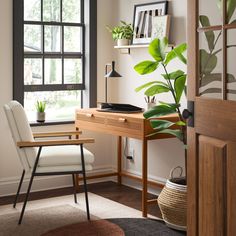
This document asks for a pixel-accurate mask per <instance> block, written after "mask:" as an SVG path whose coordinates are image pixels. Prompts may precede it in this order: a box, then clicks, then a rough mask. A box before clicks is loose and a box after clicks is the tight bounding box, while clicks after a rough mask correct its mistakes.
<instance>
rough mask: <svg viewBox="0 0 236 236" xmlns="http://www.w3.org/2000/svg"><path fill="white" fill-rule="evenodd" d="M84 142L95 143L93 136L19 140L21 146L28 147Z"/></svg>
mask: <svg viewBox="0 0 236 236" xmlns="http://www.w3.org/2000/svg"><path fill="white" fill-rule="evenodd" d="M84 143H94V139H93V138H84V139H65V140H64V139H63V140H46V141H22V142H17V146H18V147H19V148H26V147H46V146H64V145H80V144H84Z"/></svg>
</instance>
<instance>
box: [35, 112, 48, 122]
mask: <svg viewBox="0 0 236 236" xmlns="http://www.w3.org/2000/svg"><path fill="white" fill-rule="evenodd" d="M45 116H46V113H45V112H37V119H36V120H37V122H45Z"/></svg>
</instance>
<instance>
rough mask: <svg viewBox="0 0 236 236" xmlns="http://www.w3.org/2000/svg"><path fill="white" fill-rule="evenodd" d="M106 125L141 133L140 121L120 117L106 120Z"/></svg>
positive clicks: (141, 123)
mask: <svg viewBox="0 0 236 236" xmlns="http://www.w3.org/2000/svg"><path fill="white" fill-rule="evenodd" d="M107 125H109V126H114V127H119V128H124V129H128V130H136V131H141V130H142V128H143V122H142V120H140V119H132V118H127V117H122V116H120V117H117V118H116V117H114V118H108V119H107Z"/></svg>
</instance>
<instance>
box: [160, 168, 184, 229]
mask: <svg viewBox="0 0 236 236" xmlns="http://www.w3.org/2000/svg"><path fill="white" fill-rule="evenodd" d="M177 169H180V170H181V173H180V177H178V178H174V177H173V174H174V171H176V170H177ZM182 173H183V169H182V167H179V166H178V167H176V168H174V169H173V170H172V171H171V174H170V179H169V180H167V183H166V185H165V187H164V188H163V190H162V191H161V194H160V195H159V197H158V199H157V202H158V205H159V208H160V210H161V213H162V217H163V220H164V221H165V223H166V224H167V226H169V227H170V228H174V229H177V230H182V231H186V226H187V185H186V179H185V178H184V177H182Z"/></svg>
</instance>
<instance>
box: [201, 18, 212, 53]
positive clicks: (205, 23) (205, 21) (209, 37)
mask: <svg viewBox="0 0 236 236" xmlns="http://www.w3.org/2000/svg"><path fill="white" fill-rule="evenodd" d="M199 20H200V23H201V25H202V27H209V26H211V25H210V20H209V18H208V17H207V16H204V15H201V16H199ZM205 36H206V39H207V43H208V48H209V50H210V51H212V50H213V49H214V47H215V46H214V42H215V34H214V32H213V31H207V32H205Z"/></svg>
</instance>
